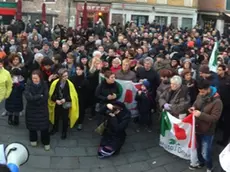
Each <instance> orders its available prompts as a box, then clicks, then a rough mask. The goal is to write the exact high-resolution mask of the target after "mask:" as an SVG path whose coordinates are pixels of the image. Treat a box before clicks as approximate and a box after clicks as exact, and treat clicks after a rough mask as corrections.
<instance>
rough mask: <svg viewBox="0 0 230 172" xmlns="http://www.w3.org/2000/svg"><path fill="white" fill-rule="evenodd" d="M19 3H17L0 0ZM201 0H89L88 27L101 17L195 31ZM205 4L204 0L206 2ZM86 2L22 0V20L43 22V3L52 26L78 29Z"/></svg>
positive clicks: (81, 0)
mask: <svg viewBox="0 0 230 172" xmlns="http://www.w3.org/2000/svg"><path fill="white" fill-rule="evenodd" d="M0 1H6V2H17V0H0ZM197 1H198V0H87V12H88V13H87V18H88V25H89V26H93V25H94V24H95V23H96V22H97V21H98V19H99V18H101V19H102V20H103V22H104V23H105V25H107V24H110V23H112V22H116V23H118V22H119V23H123V24H125V23H126V22H127V21H130V20H132V21H134V22H135V23H136V24H137V25H139V26H140V25H142V24H144V23H146V22H150V23H151V22H153V21H154V20H155V21H156V22H157V23H159V24H162V25H163V24H165V25H170V24H171V23H172V24H173V25H174V26H175V27H178V28H180V27H183V28H184V27H188V28H192V27H193V26H194V25H195V24H196V23H197ZM201 1H203V0H201ZM204 1H205V0H204ZM84 2H85V0H22V12H23V20H24V21H28V20H31V21H32V22H33V21H35V20H36V19H41V12H42V10H41V9H42V3H46V9H47V10H46V11H47V12H46V13H47V21H48V23H49V24H50V25H52V26H54V25H55V24H58V23H61V24H64V25H66V26H71V27H76V26H79V25H81V24H82V18H83V9H84Z"/></svg>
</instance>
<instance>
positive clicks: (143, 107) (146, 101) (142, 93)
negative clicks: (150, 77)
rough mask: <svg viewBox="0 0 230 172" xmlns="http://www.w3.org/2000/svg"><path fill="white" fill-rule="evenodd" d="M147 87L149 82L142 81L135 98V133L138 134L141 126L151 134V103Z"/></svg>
mask: <svg viewBox="0 0 230 172" xmlns="http://www.w3.org/2000/svg"><path fill="white" fill-rule="evenodd" d="M149 86H150V83H149V81H147V80H144V81H143V83H142V85H141V89H140V90H139V91H138V92H137V94H136V97H135V99H136V101H137V108H138V112H139V121H138V128H137V129H136V132H140V128H141V126H142V125H146V127H147V130H148V132H152V129H151V124H152V119H151V104H152V103H153V101H152V100H151V95H150V93H149V91H148V89H149Z"/></svg>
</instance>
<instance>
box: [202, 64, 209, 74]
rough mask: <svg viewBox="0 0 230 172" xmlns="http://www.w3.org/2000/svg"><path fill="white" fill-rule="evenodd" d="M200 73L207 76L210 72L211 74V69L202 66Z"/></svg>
mask: <svg viewBox="0 0 230 172" xmlns="http://www.w3.org/2000/svg"><path fill="white" fill-rule="evenodd" d="M200 72H201V73H205V74H209V72H210V70H209V67H208V66H207V65H202V66H201V67H200Z"/></svg>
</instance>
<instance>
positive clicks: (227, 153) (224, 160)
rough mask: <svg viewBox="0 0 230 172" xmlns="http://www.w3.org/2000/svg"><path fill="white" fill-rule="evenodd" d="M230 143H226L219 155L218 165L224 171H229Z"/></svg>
mask: <svg viewBox="0 0 230 172" xmlns="http://www.w3.org/2000/svg"><path fill="white" fill-rule="evenodd" d="M229 159H230V144H228V145H227V146H226V147H225V148H224V150H223V151H222V152H221V154H220V155H219V160H220V165H221V167H222V168H223V170H224V171H226V172H230V163H229V162H230V161H229Z"/></svg>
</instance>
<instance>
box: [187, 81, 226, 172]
mask: <svg viewBox="0 0 230 172" xmlns="http://www.w3.org/2000/svg"><path fill="white" fill-rule="evenodd" d="M197 86H198V89H199V95H198V96H197V98H196V101H195V102H194V104H193V107H191V108H190V109H189V112H190V113H192V114H193V115H194V116H195V117H196V142H197V144H196V145H197V156H198V161H199V162H198V163H197V164H191V165H190V166H189V169H190V170H196V169H199V168H202V167H203V166H204V165H206V167H207V172H212V171H213V163H212V143H213V139H214V134H215V128H216V124H217V122H218V120H219V118H220V116H221V113H222V109H223V104H222V101H221V99H220V96H219V94H218V93H217V89H216V88H215V87H212V86H210V81H208V80H207V79H201V80H200V81H198V83H197Z"/></svg>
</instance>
